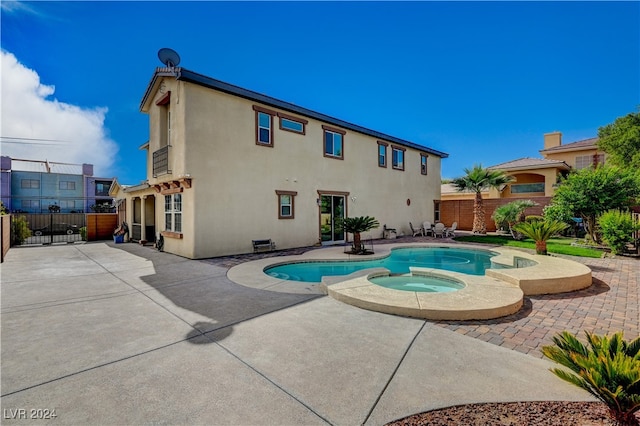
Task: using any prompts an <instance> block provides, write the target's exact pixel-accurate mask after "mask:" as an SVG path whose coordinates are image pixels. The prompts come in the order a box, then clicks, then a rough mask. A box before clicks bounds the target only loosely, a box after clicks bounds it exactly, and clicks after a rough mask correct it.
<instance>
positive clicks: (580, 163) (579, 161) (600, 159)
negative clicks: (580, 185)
mask: <svg viewBox="0 0 640 426" xmlns="http://www.w3.org/2000/svg"><path fill="white" fill-rule="evenodd" d="M602 164H604V154H596V155H578V156H576V169H577V170H580V169H585V168H587V167H591V166H593V167H596V166H598V165H602Z"/></svg>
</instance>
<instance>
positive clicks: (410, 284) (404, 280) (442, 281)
mask: <svg viewBox="0 0 640 426" xmlns="http://www.w3.org/2000/svg"><path fill="white" fill-rule="evenodd" d="M369 281H370V282H372V283H374V284H376V285H379V286H381V287H384V288H388V289H391V290H402V291H415V292H418V293H449V292H452V291H458V290H460V289H463V288H464V287H465V285H464V283H463V282H462V281H459V280H455V279H453V278H445V277H440V276H435V275H419V274H416V273H413V274H411V275H382V276H372V277H369Z"/></svg>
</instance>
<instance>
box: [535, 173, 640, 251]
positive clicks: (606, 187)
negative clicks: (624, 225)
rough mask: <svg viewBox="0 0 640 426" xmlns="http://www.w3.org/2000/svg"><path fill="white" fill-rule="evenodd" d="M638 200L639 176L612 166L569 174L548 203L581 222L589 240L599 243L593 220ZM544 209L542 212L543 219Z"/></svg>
mask: <svg viewBox="0 0 640 426" xmlns="http://www.w3.org/2000/svg"><path fill="white" fill-rule="evenodd" d="M639 198H640V173H638V172H637V171H635V170H631V169H629V170H624V169H620V168H618V167H613V166H602V167H596V168H595V169H594V168H591V167H588V168H585V169H581V170H579V171H577V172H575V173H571V174H569V176H567V178H566V179H564V180H563V181H562V183H561V184H560V186H559V187H558V188H557V190H556V193H555V195H554V196H553V199H552V201H551V204H552V205H554V206H556V207H555V209H556V210H557V211H561V212H568V213H569V214H571V216H573V217H581V218H582V219H583V222H584V225H585V228H586V231H587V232H588V233H589V235H590V236H591V238H592V239H593V241H598V242H599V241H600V238H599V235H598V233H597V232H596V218H597V217H598V216H599V215H601V214H602V213H604V212H606V211H607V210H611V209H622V210H625V209H628V208H629V207H631V206H632V205H634V204H636V203H637V202H638V199H639ZM547 214H548V210H545V216H547Z"/></svg>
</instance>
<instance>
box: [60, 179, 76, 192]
mask: <svg viewBox="0 0 640 426" xmlns="http://www.w3.org/2000/svg"><path fill="white" fill-rule="evenodd" d="M60 189H68V190H75V189H76V183H75V182H71V181H67V180H61V181H60Z"/></svg>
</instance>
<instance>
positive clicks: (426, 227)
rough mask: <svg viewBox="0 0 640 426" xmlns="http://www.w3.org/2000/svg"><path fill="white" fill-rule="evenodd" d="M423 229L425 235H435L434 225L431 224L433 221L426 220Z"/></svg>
mask: <svg viewBox="0 0 640 426" xmlns="http://www.w3.org/2000/svg"><path fill="white" fill-rule="evenodd" d="M422 229H423V230H424V235H425V237H426V236H427V235H429V234H431V236H432V237H433V236H434V234H433V225H431V222H429V221H426V222H424V223H423V224H422Z"/></svg>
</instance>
